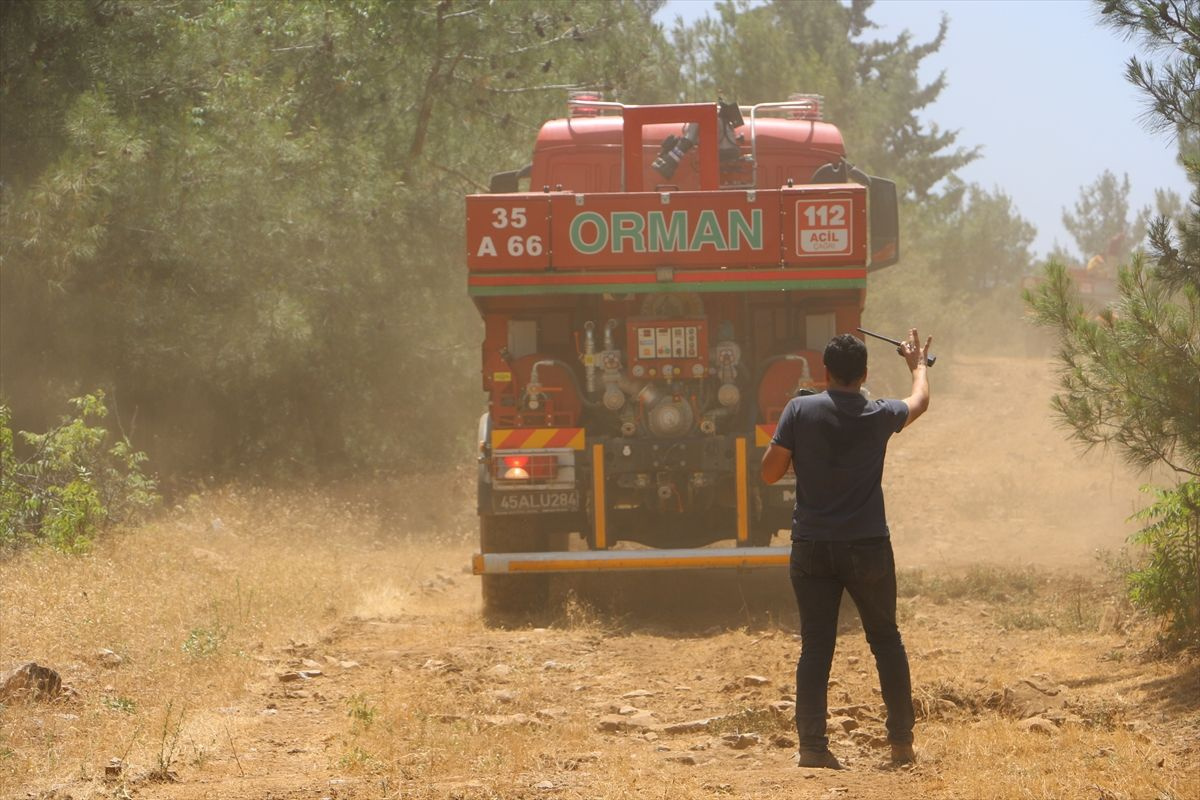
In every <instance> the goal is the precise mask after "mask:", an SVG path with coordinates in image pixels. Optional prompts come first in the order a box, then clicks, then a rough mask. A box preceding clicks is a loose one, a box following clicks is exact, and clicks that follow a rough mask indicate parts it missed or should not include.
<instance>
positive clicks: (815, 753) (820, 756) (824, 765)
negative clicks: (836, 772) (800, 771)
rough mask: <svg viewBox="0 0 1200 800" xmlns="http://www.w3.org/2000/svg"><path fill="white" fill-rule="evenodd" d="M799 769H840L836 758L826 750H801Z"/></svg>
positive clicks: (840, 766)
mask: <svg viewBox="0 0 1200 800" xmlns="http://www.w3.org/2000/svg"><path fill="white" fill-rule="evenodd" d="M799 766H801V767H816V768H818V769H841V768H842V765H841V764H839V763H838V760H837V758H836V757H835V756H834V755H833V753H831V752H829V751H828V750H801V751H800V764H799Z"/></svg>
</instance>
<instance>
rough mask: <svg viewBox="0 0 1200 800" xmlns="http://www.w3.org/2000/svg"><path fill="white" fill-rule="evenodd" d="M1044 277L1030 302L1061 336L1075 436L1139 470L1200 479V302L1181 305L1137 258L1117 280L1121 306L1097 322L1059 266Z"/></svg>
mask: <svg viewBox="0 0 1200 800" xmlns="http://www.w3.org/2000/svg"><path fill="white" fill-rule="evenodd" d="M1045 278H1046V279H1045V282H1044V283H1043V284H1042V285H1041V286H1039V287H1038V288H1037V289H1035V290H1033V291H1031V292H1030V293H1029V294H1028V296H1027V300H1028V302H1029V304H1030V307H1031V309H1032V310H1033V312H1034V314H1035V318H1036V320H1037V322H1038V323H1039V324H1042V325H1046V326H1047V327H1050V328H1053V329H1054V330H1055V331H1056V332H1057V333H1058V335H1059V337H1060V350H1059V354H1058V358H1059V360H1060V362H1061V364H1062V373H1061V387H1062V394H1059V395H1058V396H1056V397H1055V398H1054V401H1053V402H1054V408H1055V411H1056V412H1057V413H1058V415H1059V417H1060V418H1061V419H1062V420H1063V422H1064V423H1065V424H1066V425H1067V426H1068V427H1069V428H1070V430H1071V433H1072V435H1073V436H1074V437H1075V438H1076V439H1078V440H1079V441H1080V442H1082V443H1083V444H1084V445H1085V446H1088V447H1091V446H1094V445H1097V444H1114V445H1116V446H1117V447H1118V449H1119V451H1120V452H1121V454H1122V455H1123V456H1124V457H1125V458H1126V459H1127V460H1128V461H1129V462H1130V463H1131V464H1133V465H1134V466H1136V467H1138V468H1148V467H1151V466H1154V465H1156V464H1161V465H1164V466H1166V467H1169V468H1170V469H1172V470H1174V471H1175V472H1177V473H1180V474H1182V475H1185V476H1196V475H1200V415H1198V414H1197V413H1196V398H1197V397H1200V347H1198V346H1197V345H1198V344H1200V294H1197V293H1196V292H1191V291H1189V292H1186V293H1184V294H1183V295H1182V296H1180V297H1178V298H1175V297H1173V295H1172V294H1171V293H1170V292H1169V291H1168V290H1167V289H1166V287H1164V286H1163V284H1162V282H1161V281H1158V280H1156V279H1155V278H1154V275H1153V273H1152V271H1149V270H1147V269H1146V267H1145V265H1144V259H1143V257H1142V256H1141V255H1136V256H1134V258H1133V261H1132V263H1131V264H1130V266H1129V268H1127V269H1122V270H1121V272H1120V275H1119V277H1118V287H1117V288H1118V292H1119V300H1118V302H1117V305H1116V307H1114V308H1109V309H1106V310H1105V311H1103V312H1102V313H1101V314H1100V315H1099V316H1098V317H1093V316H1092V315H1090V314H1089V313H1088V312H1087V311H1086V310H1085V308H1084V307H1083V305H1082V303H1081V302H1080V300H1079V298H1078V296H1077V295H1076V294H1075V293H1074V291H1073V286H1072V283H1071V279H1070V277H1069V276H1068V275H1067V272H1066V269H1065V268H1064V267H1063V266H1062V265H1061V264H1059V263H1057V262H1050V263H1049V264H1048V265H1047V267H1046V272H1045Z"/></svg>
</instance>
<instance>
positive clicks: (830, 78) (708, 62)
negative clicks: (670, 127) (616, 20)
mask: <svg viewBox="0 0 1200 800" xmlns="http://www.w3.org/2000/svg"><path fill="white" fill-rule="evenodd" d="M872 5H873V2H872V0H852V2H851V3H850V4H849V5H845V4H843V3H840V2H836V0H819V1H817V2H804V3H796V2H787V1H786V0H772V2H767V3H762V4H753V5H752V4H751V3H750V2H749V0H724V1H723V2H719V3H717V5H716V12H717V13H716V16H715V17H706V18H703V19H700V20H699V21H697V22H696V23H694V24H692V25H676V27H675V29H674V31H673V41H674V46H675V51H676V52H677V53H678V54H679V58H680V61H681V64H680V67H681V68H680V69H679V70H678V77H677V78H676V79H675V81H674V83H673V89H674V92H675V94H676V96H677V97H679V98H680V99H686V100H693V101H699V100H709V99H712V98H713V97H715V96H716V95H717V94H718V93H721V94H723V95H725V96H726V97H727V98H729V99H736V100H737V101H738V102H740V103H743V104H746V103H758V102H766V101H771V100H786V99H787V98H788V96H789V95H791V94H793V93H796V92H809V93H816V94H821V95H823V96H824V98H825V108H824V114H825V117H826V119H829V120H832V121H833V122H834V123H836V124H837V125H838V127H839V129H840V130H841V131H842V133H843V136H844V137H845V140H846V142H847V151H848V152H849V153H850V154H851V160H852V161H853V162H854V163H855V164H857V165H858V166H859V167H861V168H863V169H865V170H867V171H868V172H870V173H872V174H876V175H882V176H886V177H888V178H891V179H894V180H896V181H897V182H898V183H899V185H900V187H901V188H902V189H903V190H905V191H906V192H908V193H910V194H911V195H912V196H914V197H920V198H924V197H926V196H927V195H928V194H929V193H930V192H932V191H933V190H934V188H935V186H936V185H937V184H938V182H939V181H941V180H943V179H944V178H946V177H948V176H949V175H951V174H952V173H953V172H954V171H955V170H956V169H958V168H960V167H962V166H964V165H966V164H968V163H969V162H971V161H972V160H973V159H974V158H976V157H977V152H976V151H975V150H973V149H964V148H961V147H955V142H956V140H957V134H956V132H954V131H943V130H941V129H939V128H938V126H937V125H935V124H929V123H926V122H924V121H922V120H921V118H920V116H919V113H920V112H921V110H922V109H925V108H927V107H928V106H929V105H930V104H931V103H933V102H934V101H935V100H937V97H938V95H939V94H941V91H942V89H943V88H944V87H945V76H944V75H939V76H938V77H937V78H936V79H934V80H933V81H932V82H930V83H928V84H923V83H921V81H920V79H919V76H918V73H919V70H920V66H921V63H922V61H924V59H926V58H927V57H928V56H930V55H932V54H933V53H936V52H937V51H938V49H939V48H940V47H941V46H942V43H943V42H944V41H945V37H946V32H947V28H948V23H946V22H945V21H943V23H942V26H941V29H940V30H939V31H938V35H937V36H936V37H934V39H933V40H932V41H929V42H925V43H919V44H914V43H913V42H912V40H911V39H912V37H911V34H909V33H908V32H907V31H906V32H904V33H902V34H900V35H899V36H897V37H896V38H895V39H891V40H885V39H884V40H881V39H875V38H871V37H869V36H868V33H869V32H870V30H871V29H872V28H874V27H875V26H874V23H872V22H871V20H870V18H869V16H868V12H869V11H870V8H871V6H872Z"/></svg>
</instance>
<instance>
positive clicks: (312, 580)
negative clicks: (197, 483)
mask: <svg viewBox="0 0 1200 800" xmlns="http://www.w3.org/2000/svg"><path fill="white" fill-rule="evenodd" d="M392 488H394V489H398V490H399V491H401V492H407V494H409V495H410V496H416V495H417V494H418V492H417V490H416V489H415V487H412V486H403V485H401V486H399V487H392ZM404 516H405V515H404V514H403V513H402V512H398V511H397V510H396V509H394V508H392V509H389V508H388V505H387V504H382V503H379V502H378V501H377V499H373V498H368V500H367V501H365V502H363V501H358V502H351V501H339V500H336V499H331V498H330V497H329V496H328V495H316V494H287V495H279V494H273V493H269V492H265V491H264V492H249V493H245V494H239V493H238V492H235V491H232V490H230V491H223V492H218V493H214V494H211V495H207V496H204V497H192V498H190V499H189V500H188V501H186V502H185V503H183V504H182V505H181V506H177V507H176V508H175V510H174V511H173V512H171V513H169V514H167V515H166V518H165V519H163V520H160V521H158V522H155V523H153V524H150V525H147V526H145V527H144V528H141V529H139V530H137V531H134V532H130V533H125V534H119V535H115V536H112V537H110V538H107V539H105V540H103V541H102V542H101V543H100V544H99V545H98V546H97V547H96V549H95V550H94V552H92V553H91V554H90V555H88V556H85V557H70V556H63V555H60V554H56V553H52V552H44V551H39V552H27V553H23V554H20V555H19V556H17V557H15V558H13V559H11V560H10V561H8V562H7V563H0V670H3V669H5V668H8V667H11V666H15V665H17V664H20V663H23V662H25V661H37V662H38V663H39V664H42V665H46V666H50V667H52V668H53V669H55V670H57V671H58V672H59V673H60V674H61V675H62V677H63V681H64V683H65V684H67V685H69V686H70V687H71V688H72V689H73V690H75V692H76V693H77V696H76V697H75V698H73V699H70V698H68V699H64V700H60V701H59V702H56V703H54V704H52V705H48V706H46V705H23V706H19V707H18V706H13V707H11V708H7V709H4V710H3V711H0V797H3V798H8V797H10V796H12V795H11V794H10V790H13V787H47V786H54V785H57V784H64V783H69V782H71V781H72V780H76V779H83V780H92V779H94V778H97V777H98V776H100V775H102V773H103V768H104V765H105V764H107V763H108V761H109V759H110V758H114V757H116V758H121V759H122V760H124V761H126V762H128V763H130V764H134V765H138V766H139V768H140V769H141V770H142V771H143V772H145V771H147V770H153V769H162V770H166V769H172V770H173V769H178V768H181V767H182V766H186V765H189V764H190V765H195V764H203V763H204V761H205V760H206V759H208V758H209V757H211V754H213V753H214V752H223V753H227V752H229V750H230V748H231V745H230V741H229V739H230V736H229V734H228V732H227V730H225V727H226V724H225V723H216V724H214V722H213V720H211V719H205V717H206V716H207V715H210V714H211V712H212V710H214V709H219V708H221V707H224V706H228V705H230V704H232V703H234V702H235V701H236V700H237V699H238V698H239V697H241V696H242V695H243V694H244V693H245V691H246V688H247V686H248V685H249V684H250V683H251V682H252V681H254V680H256V679H258V678H259V677H261V675H262V673H263V671H264V664H265V663H270V658H269V655H270V653H271V651H272V649H273V648H276V647H278V646H280V645H284V644H286V643H288V642H314V641H317V640H318V639H319V638H320V637H321V636H322V635H323V634H324V632H325V631H327V630H328V628H329V627H330V626H332V625H333V624H334V623H335V622H336V621H338V620H339V619H343V618H346V617H349V616H352V615H355V614H364V613H365V614H376V613H379V612H380V611H381V610H387V609H392V610H394V609H396V608H399V607H401V606H402V604H403V602H404V600H405V598H406V597H407V596H408V595H409V594H411V591H412V589H413V587H414V585H415V584H416V583H417V582H418V579H419V578H422V577H427V575H426V573H428V572H430V571H431V568H432V567H433V566H434V565H433V564H432V563H430V562H429V561H427V560H426V559H433V558H437V557H438V552H437V548H439V547H444V546H445V542H446V541H447V538H448V536H449V535H457V536H458V537H459V538H460V539H461V535H462V532H461V531H457V532H455V527H454V526H455V524H456V523H457V520H454V519H453V518H447V517H445V516H444V515H443V516H442V517H441V518H440V519H438V518H437V512H435V511H430V510H429V509H428V507H424V508H420V507H417V510H416V511H415V512H414V516H417V517H419V520H413V519H404ZM414 523H415V524H414ZM401 525H404V526H405V529H406V530H407V537H408V538H407V539H406V538H404V537H402V536H401V535H400V534H399V533H398V532H397V531H398V529H399V528H400V526H401ZM448 531H450V534H448V533H447V532H448ZM418 537H422V538H424V540H425V541H426V542H428V543H429V545H430V546H425V547H421V548H404V547H399V546H398V545H399V544H401V543H402V542H405V541H411V540H412V539H415V538H418ZM414 552H416V553H419V554H420V555H419V556H418V557H417V558H413V557H412V556H413V553H414ZM101 650H111V651H112V652H114V653H116V654H117V655H118V656H119V657H120V659H121V662H120V665H119V666H117V667H106V666H104V665H103V663H102V662H101V660H100V659H99V657H98V653H99V652H100V651H101ZM0 708H2V707H0Z"/></svg>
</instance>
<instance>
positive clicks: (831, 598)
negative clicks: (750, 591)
mask: <svg viewBox="0 0 1200 800" xmlns="http://www.w3.org/2000/svg"><path fill="white" fill-rule="evenodd" d="M791 577H792V589H793V590H794V591H795V593H796V604H797V605H798V606H799V607H800V638H801V647H800V660H799V662H798V663H797V664H796V731H797V733H798V734H799V737H800V749H801V750H824V749H826V748H827V747H828V746H829V737H827V736H826V735H825V716H826V713H827V711H828V697H827V694H828V688H829V668H830V665H831V664H832V663H833V648H834V644H835V642H836V641H837V625H838V608H839V606H840V605H841V600H842V589H845V590H846V591H848V592H849V593H850V597H851V598H853V599H854V603H855V605H857V606H858V614H859V616H860V617H861V618H862V625H863V630H864V631H866V634H867V642H868V643H869V644H870V645H871V652H872V653H874V654H875V666H876V668H877V669H878V670H879V685H880V689H881V690H882V692H883V702H884V704H885V705H886V706H887V731H888V740H889V741H890V742H892V743H894V744H908V743H911V742H912V740H913V735H912V728H913V705H912V682H911V678H910V677H909V672H908V654H907V653H906V652H905V651H904V643H903V642H902V641H900V631H899V629H897V627H896V562H895V560H894V558H893V556H892V543H891V540H890V539H888V538H887V537H881V538H877V539H858V540H852V541H846V542H805V541H800V542H793V544H792V560H791Z"/></svg>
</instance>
